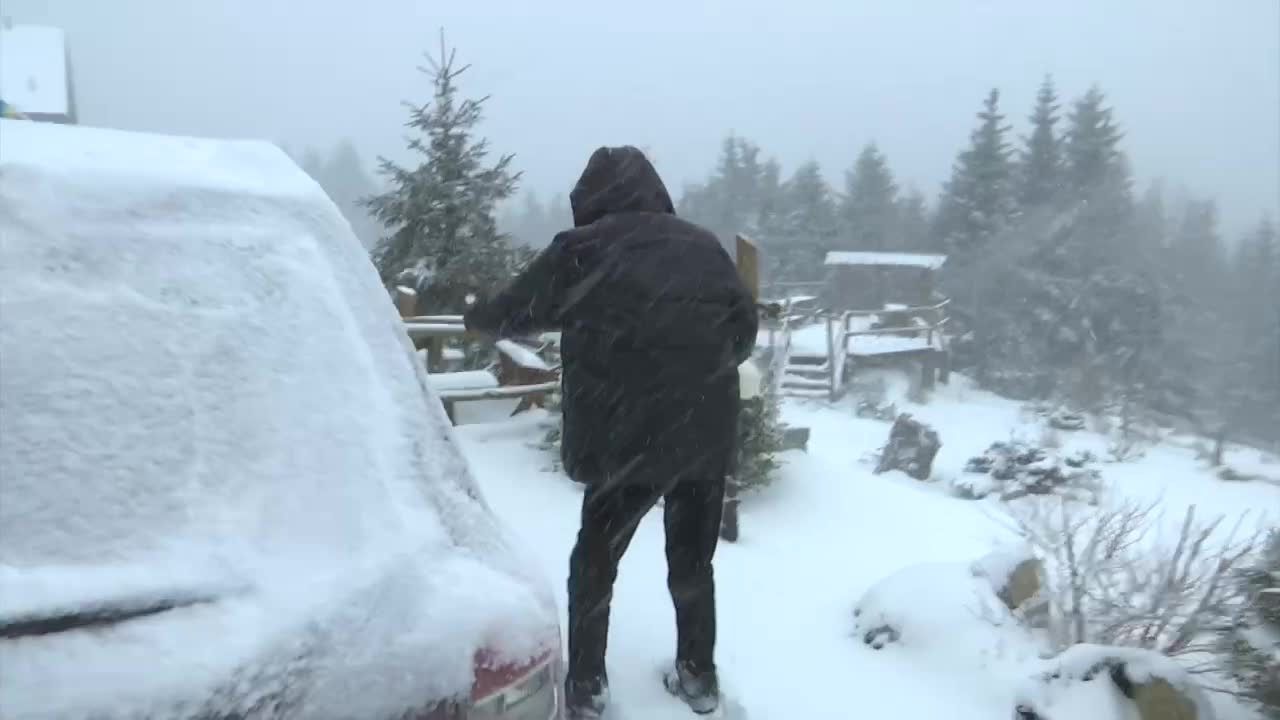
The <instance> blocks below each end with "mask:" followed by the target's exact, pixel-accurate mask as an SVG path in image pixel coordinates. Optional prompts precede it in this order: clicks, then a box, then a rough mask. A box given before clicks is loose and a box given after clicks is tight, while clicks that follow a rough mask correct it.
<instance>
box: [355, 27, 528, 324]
mask: <svg viewBox="0 0 1280 720" xmlns="http://www.w3.org/2000/svg"><path fill="white" fill-rule="evenodd" d="M455 55H456V52H455V51H454V50H451V49H449V48H448V47H447V46H446V45H445V42H444V35H443V33H442V34H441V38H440V55H439V57H438V58H429V67H427V68H423V69H422V70H423V72H424V73H426V74H427V75H429V76H430V77H431V82H432V96H431V100H430V102H428V103H426V104H424V105H414V104H412V103H406V105H407V106H408V108H409V121H408V123H407V126H408V127H410V128H412V129H413V130H414V131H417V133H418V135H417V136H416V137H411V138H410V139H409V143H408V146H409V149H410V150H411V151H413V152H414V153H415V154H416V155H417V156H418V157H419V158H420V160H419V163H418V165H417V166H416V167H405V166H402V165H399V164H397V163H395V162H393V161H391V160H388V159H386V158H379V161H380V163H379V164H380V171H381V174H382V175H383V176H384V177H385V178H386V179H387V180H388V182H389V184H390V186H391V189H390V190H388V191H387V192H386V193H384V194H382V195H377V196H375V197H373V198H370V199H369V201H368V203H369V207H370V208H371V209H372V210H373V213H374V216H375V217H376V218H377V219H378V220H379V221H380V222H381V223H382V224H383V225H384V226H385V227H386V229H387V230H388V232H389V233H390V234H389V235H387V236H386V237H384V238H383V239H382V241H381V242H380V243H379V244H378V246H377V247H376V248H375V249H374V252H373V260H374V263H375V264H376V265H377V267H378V272H379V273H380V274H381V276H382V279H383V281H384V282H385V283H387V284H388V285H390V284H393V283H396V282H397V281H398V279H399V278H400V277H401V276H402V274H403V273H405V272H406V271H408V272H410V273H412V274H413V276H414V277H415V282H416V284H417V286H418V287H417V290H418V297H419V303H420V304H421V306H422V307H424V308H429V309H430V311H431V312H432V313H458V312H462V311H463V309H464V308H465V307H466V301H465V298H466V296H467V294H469V293H473V292H477V291H488V290H491V289H492V288H495V287H500V286H502V285H503V284H505V282H506V281H507V280H508V279H510V277H511V274H512V272H513V271H514V269H515V266H516V263H517V262H518V260H517V256H516V254H515V253H514V252H513V250H512V248H511V245H510V243H509V242H508V240H507V238H506V236H505V235H503V234H502V233H500V232H499V231H498V227H497V222H496V220H495V217H494V209H495V206H496V205H497V204H498V203H499V202H500V201H502V200H504V199H506V198H508V197H510V196H511V194H512V193H513V192H514V191H515V187H516V182H517V180H518V179H519V173H514V172H512V171H511V169H510V167H511V160H512V158H513V156H512V155H503V156H501V157H499V158H498V159H497V161H496V162H493V163H492V164H490V163H489V162H488V158H489V143H488V141H487V140H485V139H476V138H475V137H474V132H475V128H476V125H477V124H478V123H479V122H480V120H481V118H482V107H483V105H484V101H485V98H480V99H460V98H459V97H458V87H457V84H456V83H457V79H458V76H459V75H461V74H462V73H463V72H464V71H466V69H467V66H465V65H464V66H461V67H459V66H458V65H457V63H456V60H455Z"/></svg>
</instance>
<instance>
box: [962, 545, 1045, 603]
mask: <svg viewBox="0 0 1280 720" xmlns="http://www.w3.org/2000/svg"><path fill="white" fill-rule="evenodd" d="M1042 566H1043V564H1042V563H1041V562H1040V559H1039V558H1037V557H1036V556H1035V554H1034V553H1033V552H1032V551H1031V548H1030V547H1027V546H1025V545H1024V546H1019V547H1018V548H1016V549H1008V550H997V551H995V552H992V553H989V554H987V555H985V556H983V557H982V558H980V559H978V560H977V561H975V562H974V563H973V565H972V566H970V570H971V571H972V572H973V574H974V576H975V577H981V578H986V579H987V580H988V581H989V582H990V583H991V588H992V590H994V591H995V593H996V597H998V598H1000V602H1003V603H1004V604H1005V606H1006V607H1008V608H1009V609H1010V610H1017V609H1019V608H1021V607H1023V606H1024V605H1026V604H1027V603H1029V602H1030V601H1032V600H1034V599H1036V597H1037V596H1038V595H1039V594H1040V588H1041V584H1042V583H1041V579H1040V578H1041V575H1042V573H1043V567H1042Z"/></svg>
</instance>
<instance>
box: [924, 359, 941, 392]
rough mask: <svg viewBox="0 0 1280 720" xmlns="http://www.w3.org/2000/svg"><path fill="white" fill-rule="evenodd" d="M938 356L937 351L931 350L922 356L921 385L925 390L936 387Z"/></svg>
mask: <svg viewBox="0 0 1280 720" xmlns="http://www.w3.org/2000/svg"><path fill="white" fill-rule="evenodd" d="M937 356H938V354H937V353H935V352H932V351H929V352H926V353H924V354H923V355H922V356H921V357H920V371H921V373H922V375H921V377H920V387H921V389H923V390H932V389H933V388H934V383H935V382H936V379H937V367H936V364H937Z"/></svg>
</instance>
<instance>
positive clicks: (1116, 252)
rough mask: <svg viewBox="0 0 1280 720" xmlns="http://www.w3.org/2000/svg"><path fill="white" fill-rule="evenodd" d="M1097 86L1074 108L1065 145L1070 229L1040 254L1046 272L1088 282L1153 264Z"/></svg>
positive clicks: (1126, 166) (1126, 170)
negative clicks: (1103, 273)
mask: <svg viewBox="0 0 1280 720" xmlns="http://www.w3.org/2000/svg"><path fill="white" fill-rule="evenodd" d="M1112 114H1113V113H1112V110H1111V108H1109V107H1107V106H1106V97H1105V96H1104V95H1103V93H1102V91H1101V90H1100V89H1098V87H1097V86H1094V87H1092V88H1090V89H1089V91H1088V92H1087V93H1085V95H1084V96H1083V97H1082V98H1080V99H1078V100H1076V101H1075V102H1074V103H1073V107H1072V110H1071V113H1070V115H1069V116H1068V127H1067V131H1066V134H1065V140H1064V143H1063V177H1064V181H1065V182H1064V184H1063V189H1064V201H1065V203H1066V205H1067V206H1068V207H1069V208H1071V211H1072V215H1071V217H1070V222H1069V225H1068V227H1067V228H1066V229H1065V230H1064V232H1063V233H1062V234H1061V236H1060V237H1059V239H1058V241H1057V242H1056V244H1055V245H1053V246H1046V247H1043V248H1041V251H1042V257H1041V258H1040V261H1041V263H1042V264H1043V267H1045V268H1046V269H1048V270H1050V271H1051V272H1053V273H1055V274H1057V275H1061V276H1071V277H1077V278H1084V277H1087V276H1088V275H1090V274H1091V273H1094V272H1096V271H1097V269H1098V268H1101V267H1124V268H1127V269H1129V270H1131V271H1139V270H1140V269H1141V268H1142V267H1143V266H1144V265H1145V264H1146V263H1148V262H1149V258H1147V257H1146V256H1144V254H1143V248H1142V246H1141V244H1140V243H1138V242H1135V241H1134V239H1135V232H1134V225H1133V221H1134V216H1133V198H1132V192H1131V182H1132V178H1131V173H1130V170H1129V162H1128V158H1126V157H1125V155H1124V153H1123V152H1122V151H1121V149H1120V141H1121V139H1123V137H1124V134H1123V133H1122V132H1120V129H1119V127H1118V126H1117V125H1116V123H1115V120H1114V119H1113V116H1112Z"/></svg>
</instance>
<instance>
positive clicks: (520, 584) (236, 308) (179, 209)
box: [0, 120, 557, 720]
mask: <svg viewBox="0 0 1280 720" xmlns="http://www.w3.org/2000/svg"><path fill="white" fill-rule="evenodd" d="M0 137H2V138H3V142H0V208H3V210H0V238H2V239H3V241H2V242H0V357H3V372H2V373H0V407H2V408H3V411H2V412H0V437H3V438H4V440H3V442H0V482H2V483H3V485H2V488H0V494H2V495H3V501H2V502H0V527H2V528H4V541H3V543H0V598H2V599H3V601H2V602H0V622H3V623H6V624H8V625H10V626H15V625H14V624H16V623H21V622H23V621H25V620H28V619H31V618H41V617H45V618H47V617H50V616H57V615H58V614H59V613H65V612H68V611H69V612H76V611H80V610H85V611H88V610H94V609H101V608H103V607H107V608H117V609H118V608H136V607H148V606H154V605H155V604H157V603H163V602H177V603H179V604H185V605H186V606H185V607H178V608H177V609H174V610H172V611H168V612H158V613H156V614H154V615H152V616H148V617H142V618H139V619H136V620H130V621H127V622H122V623H119V624H118V625H113V626H109V627H104V628H99V629H95V630H93V631H87V630H72V631H67V632H56V633H45V634H34V635H31V636H28V637H22V638H16V639H13V638H11V639H6V640H4V641H3V642H0V668H3V674H4V680H3V682H0V716H3V717H5V718H11V719H13V720H35V719H41V718H49V719H51V720H52V719H54V718H57V719H58V720H74V719H75V718H81V717H85V716H92V717H95V718H104V719H105V718H115V717H148V718H167V717H171V716H174V715H179V714H181V713H183V712H185V713H187V715H184V716H191V715H199V714H200V713H201V712H203V711H208V712H210V716H213V715H217V716H219V717H230V716H234V715H237V713H247V711H248V709H249V708H252V707H254V706H259V707H263V706H266V707H269V706H271V704H272V703H286V706H287V703H293V704H294V705H292V706H290V707H291V708H292V709H293V710H296V712H295V713H294V714H293V715H290V717H295V716H296V717H308V718H317V719H323V718H335V717H393V716H400V714H401V713H402V712H404V711H405V710H406V709H408V708H413V707H421V705H422V703H424V702H427V701H429V700H432V699H433V698H445V697H452V696H456V695H459V694H466V693H468V692H469V690H470V687H471V683H472V680H473V677H474V674H473V671H474V666H473V659H474V657H475V656H476V653H477V651H478V650H481V649H487V650H491V651H493V652H494V653H496V654H497V655H498V656H499V657H500V658H503V659H511V660H516V659H526V658H529V657H531V656H532V654H533V653H536V652H539V651H540V648H545V647H546V646H545V643H546V642H547V641H548V639H550V641H551V642H552V644H553V645H554V643H555V641H556V640H555V639H556V636H557V633H556V630H555V624H556V618H555V605H554V602H553V601H552V599H551V597H550V596H549V593H547V592H545V591H544V589H543V585H542V583H541V579H540V578H539V577H538V576H537V574H536V572H535V571H533V570H532V569H531V564H530V563H528V562H527V561H526V560H525V559H524V558H523V557H522V556H521V555H519V554H518V552H517V550H516V549H514V548H515V547H516V544H515V543H513V542H511V541H510V540H508V538H507V536H506V534H505V531H504V530H503V529H502V528H501V526H499V525H498V523H497V522H496V520H495V519H494V518H493V516H492V515H491V513H490V511H489V510H488V508H487V506H486V505H485V503H484V501H483V500H482V499H481V497H480V493H479V490H478V488H477V486H476V484H475V482H474V481H473V479H472V475H471V471H470V468H469V466H468V463H467V462H466V460H465V459H464V458H463V456H462V455H461V453H460V452H459V450H458V448H457V446H456V444H455V440H454V436H453V433H452V430H451V429H450V427H449V423H448V420H447V419H446V417H445V414H444V410H443V408H442V406H441V404H440V403H439V401H438V400H436V398H435V396H434V395H433V393H432V390H431V389H430V386H429V384H428V382H427V376H426V373H425V368H423V367H422V365H421V363H419V362H415V359H414V356H413V351H412V347H411V345H410V344H409V342H408V339H407V337H406V335H405V333H404V331H403V329H402V327H401V321H400V319H399V317H398V316H397V314H396V311H395V309H394V307H393V305H392V303H391V302H389V300H388V297H387V293H386V291H385V290H384V289H383V287H382V286H381V284H380V283H379V281H378V278H377V275H376V273H375V272H374V270H373V268H372V266H371V265H370V263H369V261H368V257H367V254H366V253H365V251H364V249H363V248H362V247H361V246H360V244H359V241H358V240H357V239H356V238H355V236H354V235H353V234H352V231H351V228H350V225H349V224H348V223H347V221H346V220H345V219H343V217H342V215H341V214H340V212H339V211H338V209H337V208H336V207H335V206H334V205H333V203H332V202H330V201H329V199H328V198H327V197H326V196H325V194H324V192H323V191H322V190H321V189H320V187H319V186H318V185H316V184H315V182H313V181H312V180H311V179H310V178H308V177H307V176H306V174H305V173H303V172H302V171H301V170H300V169H298V168H297V167H296V166H295V165H294V164H293V163H292V162H291V161H290V160H289V159H288V158H287V156H286V155H285V154H284V153H283V152H282V151H280V150H279V149H277V148H275V147H274V146H271V145H269V144H265V143H255V142H226V141H208V140H195V139H187V138H176V137H160V136H154V135H141V134H132V133H123V132H115V131H108V130H98V129H89V128H82V127H64V126H56V125H48V124H39V123H29V122H17V121H12V120H0ZM264 703H265V704H266V705H264ZM214 711H216V712H214Z"/></svg>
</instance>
